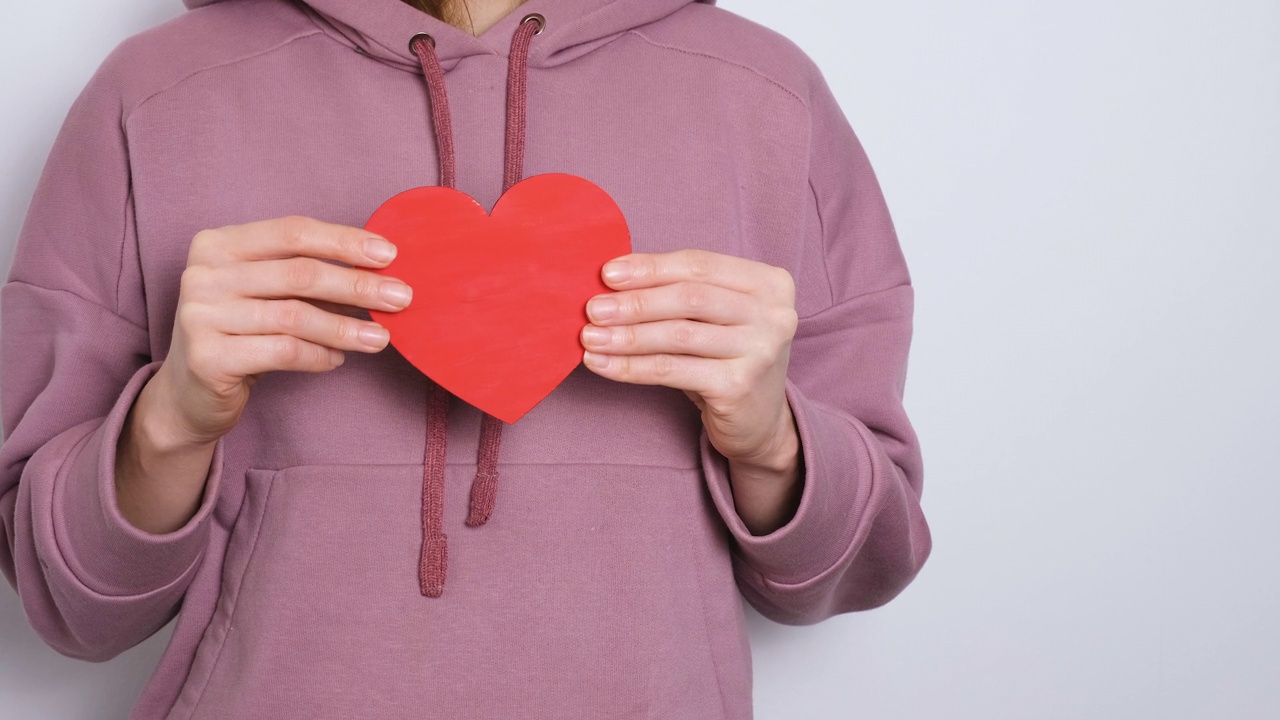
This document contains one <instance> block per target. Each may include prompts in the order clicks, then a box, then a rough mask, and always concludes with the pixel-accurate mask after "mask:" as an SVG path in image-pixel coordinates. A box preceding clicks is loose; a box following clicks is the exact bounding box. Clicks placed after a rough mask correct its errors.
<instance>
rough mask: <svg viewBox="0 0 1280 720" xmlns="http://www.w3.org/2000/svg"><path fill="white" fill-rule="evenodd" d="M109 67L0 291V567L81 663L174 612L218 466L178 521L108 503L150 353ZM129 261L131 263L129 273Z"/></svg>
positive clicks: (42, 630)
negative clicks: (157, 520)
mask: <svg viewBox="0 0 1280 720" xmlns="http://www.w3.org/2000/svg"><path fill="white" fill-rule="evenodd" d="M117 67H118V65H117V64H116V63H114V62H113V58H112V57H108V58H107V62H104V63H103V65H102V67H100V68H99V69H98V71H97V72H96V73H95V74H94V76H93V78H92V79H91V80H90V81H89V83H88V85H87V86H86V87H85V88H84V90H82V91H81V93H80V94H79V96H78V97H77V98H76V100H75V101H74V103H73V104H72V106H71V109H70V111H69V112H68V114H67V116H66V119H65V120H64V121H63V124H62V126H61V128H60V130H59V132H58V135H57V137H56V139H55V141H54V145H53V148H52V150H51V151H50V154H49V157H48V160H47V162H46V164H45V166H44V169H43V171H42V173H41V176H40V178H39V180H38V182H37V184H36V189H35V192H34V195H33V197H32V200H31V203H30V205H29V207H28V209H27V215H26V219H25V221H24V223H23V226H22V229H21V232H20V235H19V237H18V241H17V249H16V252H15V256H14V261H13V265H12V267H11V269H10V271H9V275H8V278H7V281H6V282H5V284H4V286H3V288H0V378H2V380H0V415H2V417H3V423H4V435H5V439H4V443H3V445H0V527H2V528H3V530H4V534H3V542H0V570H3V572H4V575H5V577H6V578H7V579H8V581H9V583H10V585H12V586H13V587H14V589H15V590H16V591H17V593H18V596H19V598H20V600H21V602H22V606H23V609H24V611H25V613H26V616H27V618H28V620H29V621H30V623H31V625H32V627H33V628H34V629H35V630H36V632H37V633H38V634H39V635H40V636H41V638H43V639H44V640H45V642H46V643H48V644H49V645H50V646H51V647H52V648H53V649H55V650H57V651H58V652H60V653H62V654H64V655H68V656H71V657H77V658H82V659H86V660H93V661H103V660H107V659H110V658H112V657H114V656H116V655H118V654H119V653H121V652H123V651H124V650H127V649H128V648H130V647H133V646H134V645H136V644H138V643H139V642H141V641H143V640H145V639H146V638H147V637H149V636H151V635H152V634H153V633H155V631H156V630H158V629H160V628H161V627H163V626H164V625H165V623H167V622H168V621H169V620H170V619H171V618H172V617H173V616H174V614H175V613H176V611H177V607H178V606H179V602H180V600H181V598H182V596H183V593H184V592H185V590H186V588H187V586H188V585H189V583H190V582H191V580H192V578H193V575H194V573H195V571H196V569H197V568H198V565H199V563H200V561H201V559H202V557H203V554H204V550H205V547H206V545H207V541H208V536H209V523H210V521H211V520H210V518H211V510H212V507H213V504H214V500H215V498H216V496H217V494H218V486H219V479H220V476H221V471H222V458H223V449H222V441H221V440H219V442H218V444H217V445H216V446H215V449H214V455H213V461H212V463H211V465H210V469H209V476H208V478H207V480H206V487H205V494H204V498H203V500H202V502H201V505H200V507H199V508H198V510H197V512H196V514H195V515H194V517H192V519H191V520H190V521H189V522H188V523H187V524H186V525H185V526H184V527H182V528H179V529H177V530H175V531H173V532H171V533H167V534H163V535H155V534H151V533H148V532H145V531H143V530H141V529H139V528H137V527H135V526H133V525H132V524H131V523H129V522H128V521H127V520H126V519H125V518H124V517H123V516H122V515H121V514H120V511H119V509H118V507H117V505H116V496H115V472H114V469H115V458H116V446H117V442H118V440H119V438H120V434H121V431H122V429H123V427H124V424H125V420H126V418H127V416H128V413H129V411H130V409H131V408H132V406H133V403H134V400H135V399H136V398H137V396H138V394H139V393H140V392H141V391H142V389H143V387H145V385H146V383H147V381H148V380H149V379H150V378H151V377H152V376H153V375H154V374H155V372H156V370H158V369H159V367H160V365H161V362H160V361H154V360H152V359H151V357H150V353H151V348H150V337H149V333H148V331H147V328H146V318H145V309H144V308H145V300H144V295H143V287H142V283H141V280H140V279H137V278H138V277H139V273H138V272H137V270H136V269H137V267H138V257H137V241H136V233H135V228H134V221H133V198H132V194H131V192H130V185H131V183H130V173H129V166H128V152H127V148H126V142H125V132H124V123H123V112H122V101H121V94H120V92H119V91H118V90H117V89H116V82H115V78H116V75H117V73H118V70H116V68H117ZM127 270H128V271H127Z"/></svg>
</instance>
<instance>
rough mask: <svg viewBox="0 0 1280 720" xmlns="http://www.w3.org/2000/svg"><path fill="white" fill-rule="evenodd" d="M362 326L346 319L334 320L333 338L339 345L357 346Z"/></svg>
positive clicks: (338, 318) (336, 318)
mask: <svg viewBox="0 0 1280 720" xmlns="http://www.w3.org/2000/svg"><path fill="white" fill-rule="evenodd" d="M359 335H360V326H359V325H358V324H357V323H355V322H353V321H351V320H348V319H347V318H345V317H337V316H335V317H334V319H333V337H334V339H335V340H336V341H337V343H338V344H339V345H355V344H356V343H357V341H358V340H359Z"/></svg>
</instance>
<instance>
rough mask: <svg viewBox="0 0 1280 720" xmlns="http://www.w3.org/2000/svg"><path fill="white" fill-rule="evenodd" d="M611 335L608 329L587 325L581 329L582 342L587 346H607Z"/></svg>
mask: <svg viewBox="0 0 1280 720" xmlns="http://www.w3.org/2000/svg"><path fill="white" fill-rule="evenodd" d="M612 336H613V333H612V332H610V331H609V329H608V328H602V327H596V326H594V325H588V326H586V327H585V328H583V329H582V341H583V342H585V343H587V344H588V345H608V344H609V338H610V337H612Z"/></svg>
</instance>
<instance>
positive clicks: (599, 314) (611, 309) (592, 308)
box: [587, 297, 618, 320]
mask: <svg viewBox="0 0 1280 720" xmlns="http://www.w3.org/2000/svg"><path fill="white" fill-rule="evenodd" d="M617 312H618V301H617V300H614V299H613V298H611V297H596V298H591V300H590V301H589V302H588V303H587V315H588V316H589V317H590V318H591V319H592V320H608V319H609V318H611V317H613V316H614V315H615V314H616V313H617Z"/></svg>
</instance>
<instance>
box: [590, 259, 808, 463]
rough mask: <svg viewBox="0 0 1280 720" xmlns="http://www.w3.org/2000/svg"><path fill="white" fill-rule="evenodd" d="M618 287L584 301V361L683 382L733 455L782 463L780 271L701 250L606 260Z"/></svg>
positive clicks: (792, 449)
mask: <svg viewBox="0 0 1280 720" xmlns="http://www.w3.org/2000/svg"><path fill="white" fill-rule="evenodd" d="M601 275H602V277H603V279H604V282H605V284H606V285H608V286H609V287H611V288H613V289H614V290H616V291H617V292H613V293H608V294H604V295H597V296H596V297H593V298H592V299H591V300H590V302H588V303H587V317H588V318H589V319H590V321H591V323H590V324H588V325H586V326H585V327H583V329H582V344H583V347H585V348H586V350H587V352H586V353H585V354H584V356H583V363H584V364H585V365H586V366H587V368H588V369H590V370H592V371H593V372H595V373H596V374H598V375H601V376H603V377H606V378H609V379H612V380H618V381H622V382H630V383H638V384H644V385H665V386H667V387H671V388H676V389H679V390H683V391H684V392H685V394H686V395H688V396H689V398H690V399H691V400H693V402H694V403H695V404H696V405H697V406H698V409H699V410H701V411H702V423H703V426H704V427H705V428H706V430H707V437H708V439H709V440H710V441H711V444H712V445H713V446H715V448H716V450H718V451H719V452H720V454H722V455H724V456H725V457H726V458H727V459H729V460H730V462H731V463H734V464H737V465H748V466H753V467H759V468H762V469H764V468H768V469H775V470H783V469H785V468H786V467H787V466H789V465H792V464H793V463H794V462H795V453H796V448H797V446H798V438H797V437H796V429H795V424H794V419H793V417H792V414H791V407H790V405H789V404H788V403H787V399H786V396H785V394H784V392H785V388H786V377H787V362H788V359H789V357H790V351H791V340H792V338H793V337H794V336H795V331H796V324H797V315H796V310H795V283H794V281H793V280H792V278H791V274H790V273H789V272H787V271H786V270H784V269H782V268H779V267H774V266H772V265H766V264H764V263H760V262H756V261H753V260H747V259H744V258H738V257H733V256H731V255H722V254H719V253H713V252H708V251H705V250H678V251H675V252H668V253H632V254H630V255H623V256H621V257H619V258H615V259H613V260H611V261H609V262H608V263H606V264H605V266H604V268H603V269H602V272H601Z"/></svg>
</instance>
